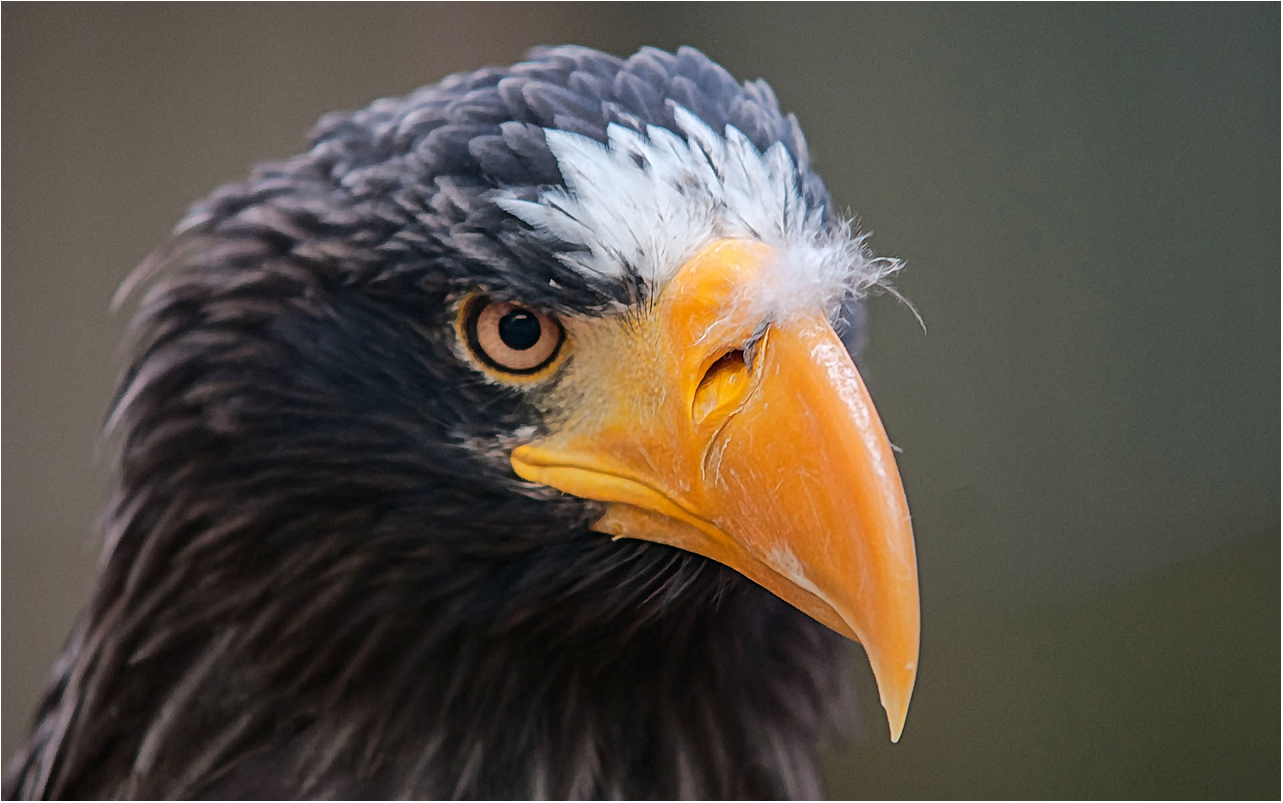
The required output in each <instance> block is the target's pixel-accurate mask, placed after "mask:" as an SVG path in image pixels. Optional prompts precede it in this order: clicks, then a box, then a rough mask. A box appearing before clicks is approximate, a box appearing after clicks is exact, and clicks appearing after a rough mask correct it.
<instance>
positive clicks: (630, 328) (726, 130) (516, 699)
mask: <svg viewBox="0 0 1283 803" xmlns="http://www.w3.org/2000/svg"><path fill="white" fill-rule="evenodd" d="M896 267H897V263H895V262H894V261H892V260H887V259H879V258H875V257H873V256H872V255H871V254H870V253H869V251H868V249H867V247H866V244H865V240H864V238H862V237H860V236H856V235H854V234H853V233H852V230H851V228H850V226H849V225H847V224H846V223H845V222H844V221H843V220H842V219H841V218H840V217H839V216H838V215H836V214H835V213H834V211H833V208H832V203H831V201H830V199H829V196H828V194H827V192H826V190H825V188H824V185H823V183H822V182H821V181H820V179H819V177H818V176H816V174H815V173H813V172H812V170H811V164H810V158H809V156H808V153H807V148H806V144H805V142H804V140H803V137H802V133H801V130H800V129H799V127H798V124H797V121H796V119H795V118H794V117H793V116H792V115H785V114H783V113H781V111H780V109H779V106H778V104H777V102H776V99H775V97H774V95H773V94H772V92H771V90H770V88H769V87H768V86H767V85H766V84H765V83H763V82H761V81H757V82H750V83H745V84H741V83H739V82H737V81H735V80H734V79H733V78H731V76H730V75H729V74H728V73H727V72H726V71H725V70H723V69H722V68H721V67H719V66H717V65H716V64H714V63H712V62H710V61H709V60H708V59H707V58H706V57H705V56H703V55H702V54H701V53H699V52H698V51H695V50H691V49H682V50H679V51H678V52H677V53H676V54H669V53H665V52H662V51H659V50H654V49H645V50H642V51H641V52H639V53H637V54H636V55H634V56H632V57H631V58H629V59H627V60H620V59H617V58H613V57H610V56H607V55H604V54H602V53H598V52H596V51H592V50H588V49H585V48H579V47H561V48H554V49H548V50H540V51H535V52H534V53H532V54H531V56H530V58H529V60H528V61H526V62H524V63H521V64H517V65H515V66H513V67H510V68H505V69H485V70H480V71H478V72H473V73H469V74H462V75H455V76H453V77H450V78H447V79H445V80H444V81H442V82H441V83H439V84H437V85H434V86H430V87H426V88H423V89H420V90H418V91H416V92H414V93H412V94H410V95H408V96H406V97H403V98H395V99H384V100H379V101H377V102H375V103H374V104H373V105H371V106H369V107H368V108H366V109H364V110H361V111H357V112H354V113H342V114H333V115H330V116H327V117H325V118H324V119H323V120H322V121H321V123H320V125H319V127H318V128H317V129H316V131H315V133H314V134H313V137H312V144H311V148H310V150H308V151H307V152H306V153H304V154H302V155H301V156H298V157H296V158H294V159H291V160H288V161H285V162H281V163H276V164H271V165H266V166H263V167H260V168H258V169H257V170H256V171H255V172H254V173H253V175H252V176H251V177H250V178H249V179H248V180H247V181H244V182H242V183H238V184H233V185H230V186H228V187H225V188H223V189H221V190H219V191H218V192H216V193H215V194H214V195H212V196H211V197H210V198H208V199H207V200H205V201H204V202H202V203H200V204H199V205H197V206H196V207H195V208H194V210H193V211H192V212H191V213H190V215H189V216H188V217H187V218H186V219H185V220H184V221H183V223H182V224H181V225H180V227H179V229H178V232H177V233H176V235H175V237H174V238H173V239H172V240H171V241H170V242H169V243H168V244H167V245H165V246H164V247H163V248H162V249H161V250H159V251H158V252H157V253H156V254H155V255H154V256H153V257H152V258H150V259H149V260H148V262H146V263H145V264H144V265H143V266H142V268H141V269H140V270H139V271H138V272H137V274H136V276H135V279H134V280H133V281H132V283H131V284H130V285H128V286H127V287H126V288H125V290H124V292H125V293H126V294H134V295H135V296H141V302H140V313H139V315H138V318H137V320H136V324H135V327H134V330H133V331H134V336H133V346H132V352H131V354H132V357H131V360H130V362H129V366H128V369H127V372H126V375H125V377H124V379H123V381H122V383H121V386H120V390H119V393H118V397H117V399H116V402H115V405H114V407H113V412H112V414H111V418H110V422H109V429H110V431H111V432H112V433H113V436H114V438H115V442H116V443H117V445H118V448H117V454H118V457H117V460H118V465H117V468H118V471H117V481H116V485H115V491H114V495H113V499H112V503H111V506H110V508H109V511H108V515H107V517H106V524H105V531H104V535H105V539H106V556H105V559H104V564H103V569H102V573H101V576H100V579H99V583H98V586H97V589H96V591H95V595H94V598H93V601H92V602H91V604H90V607H89V609H88V611H87V613H86V615H85V617H84V618H83V620H82V622H81V624H80V626H79V627H78V628H77V630H76V632H75V633H74V634H73V637H72V642H71V644H70V646H69V647H68V652H67V656H66V657H65V658H64V660H63V662H62V664H61V665H60V667H59V670H58V675H57V678H56V681H55V684H54V687H53V689H52V690H51V691H50V693H49V696H48V698H47V699H46V702H45V705H44V708H43V709H42V713H41V719H40V724H39V725H38V727H37V732H36V734H35V735H34V736H33V740H32V743H31V744H30V745H29V746H28V748H27V749H26V751H24V753H22V754H20V756H19V759H18V761H17V762H16V763H15V765H14V767H15V769H13V770H11V774H10V778H9V782H8V784H7V789H6V791H7V792H9V793H11V794H12V793H15V792H16V793H19V794H53V795H82V794H88V795H92V796H101V795H108V796H116V795H131V796H136V795H143V796H189V795H206V794H213V795H220V796H226V795H229V794H233V795H234V794H242V793H246V792H249V793H252V794H256V795H258V796H268V797H276V796H280V797H287V796H296V795H306V796H317V795H340V796H351V795H353V794H357V795H361V794H375V795H382V796H387V795H391V796H400V795H403V794H404V795H416V796H421V795H427V796H433V797H436V796H447V795H453V796H493V795H499V796H514V795H515V796H524V795H527V794H530V795H536V796H545V795H552V796H556V797H578V796H586V795H599V794H617V795H629V796H635V795H639V794H641V795H645V794H661V795H662V796H669V797H671V796H674V795H678V796H710V795H713V796H721V795H733V796H738V795H744V794H753V795H767V796H780V795H795V794H796V795H803V794H814V793H815V792H816V791H817V787H816V786H815V769H814V741H815V739H814V731H815V730H816V729H817V728H818V727H819V725H820V724H822V723H823V722H824V721H825V720H826V719H828V718H829V714H830V713H831V711H830V707H831V706H832V705H833V702H834V699H835V696H836V697H840V691H841V687H843V686H844V683H843V681H842V680H841V679H840V677H839V676H840V675H841V673H840V672H838V671H837V670H835V669H834V667H836V666H838V664H837V663H835V656H836V655H837V654H838V644H839V642H840V641H841V639H839V638H838V637H836V636H834V633H836V634H840V635H841V636H845V637H847V638H848V639H853V640H855V641H858V642H859V643H861V644H862V645H863V647H864V650H865V652H866V653H867V655H868V658H869V661H870V663H871V665H872V668H873V673H874V675H875V677H876V681H877V685H878V688H879V692H880V695H881V700H882V704H883V706H884V707H885V709H886V713H887V717H888V719H889V721H890V728H891V737H892V739H893V740H894V739H898V738H899V736H900V732H901V729H902V728H903V726H904V720H905V715H906V711H907V707H908V703H909V696H910V693H911V691H912V688H913V684H914V678H915V673H916V667H917V660H918V632H919V610H918V591H917V578H916V565H915V557H914V548H913V538H912V533H911V529H910V523H909V513H908V508H907V506H906V502H905V496H904V491H903V489H902V487H901V483H900V480H899V475H898V473H897V470H896V465H895V459H894V457H893V455H892V450H891V446H890V444H889V442H888V440H887V437H886V434H885V433H884V431H883V428H882V425H881V423H880V421H879V418H878V415H877V412H876V411H875V409H874V406H873V404H872V402H871V401H870V398H869V394H868V392H867V390H866V388H865V385H864V383H863V381H862V380H861V378H860V374H859V372H858V371H857V369H856V367H855V365H854V363H853V361H852V357H851V355H850V353H849V351H848V349H847V347H846V346H845V345H844V341H843V339H842V337H840V336H839V334H838V330H841V329H843V328H844V326H847V325H850V324H851V322H852V320H853V317H854V316H856V315H858V303H859V301H860V299H861V298H862V297H863V296H864V294H865V293H866V291H867V290H868V289H869V288H871V287H873V286H875V285H878V284H879V283H882V282H883V281H884V280H885V278H886V276H887V275H888V274H889V273H890V272H892V271H893V270H894V269H895V268H896ZM135 291H137V292H135Z"/></svg>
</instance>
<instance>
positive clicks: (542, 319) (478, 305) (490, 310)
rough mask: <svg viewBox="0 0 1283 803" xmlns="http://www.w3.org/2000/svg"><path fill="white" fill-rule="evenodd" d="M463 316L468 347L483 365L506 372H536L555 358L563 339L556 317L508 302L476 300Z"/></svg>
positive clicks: (564, 334)
mask: <svg viewBox="0 0 1283 803" xmlns="http://www.w3.org/2000/svg"><path fill="white" fill-rule="evenodd" d="M464 314H465V317H464V325H463V329H464V334H465V336H466V338H467V343H468V348H469V349H470V350H471V351H472V353H473V354H474V355H475V356H476V357H477V359H478V360H480V361H481V362H482V363H484V364H485V365H487V366H489V367H491V368H494V369H496V370H499V371H503V372H505V373H510V374H523V375H528V374H535V373H538V372H539V371H541V370H542V369H544V368H546V367H547V366H548V365H550V364H551V363H552V362H553V360H555V359H556V358H557V352H558V351H560V349H561V344H562V341H564V340H565V339H566V333H565V330H564V329H562V328H561V324H560V323H558V322H557V319H556V318H554V317H552V316H551V315H547V314H545V313H542V312H539V311H537V310H534V309H531V308H530V307H527V306H524V305H522V304H517V303H513V302H511V301H492V300H490V299H488V298H485V297H478V298H476V299H474V300H473V301H472V302H471V303H469V304H468V305H467V307H466V308H465V313H464Z"/></svg>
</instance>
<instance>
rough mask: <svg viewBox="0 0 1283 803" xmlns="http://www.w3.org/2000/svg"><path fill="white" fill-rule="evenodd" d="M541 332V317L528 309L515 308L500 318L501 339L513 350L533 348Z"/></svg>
mask: <svg viewBox="0 0 1283 803" xmlns="http://www.w3.org/2000/svg"><path fill="white" fill-rule="evenodd" d="M541 334H543V327H542V326H540V325H539V319H538V318H536V317H535V316H534V315H533V314H531V313H530V312H527V311H526V310H523V309H515V310H513V311H512V312H509V313H508V314H507V315H505V316H503V317H502V318H500V319H499V339H500V340H502V341H503V344H504V345H505V346H507V347H508V348H510V349H512V350H513V351H525V350H526V349H528V348H532V347H533V346H534V345H535V344H536V343H538V342H539V336H540V335H541Z"/></svg>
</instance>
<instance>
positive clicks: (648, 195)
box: [496, 108, 900, 315]
mask: <svg viewBox="0 0 1283 803" xmlns="http://www.w3.org/2000/svg"><path fill="white" fill-rule="evenodd" d="M673 118H674V120H675V122H676V125H677V128H678V129H680V131H679V132H674V131H670V130H668V129H666V128H661V127H658V126H648V127H647V129H646V133H645V134H644V135H643V134H641V133H639V132H637V131H633V130H631V129H628V128H625V127H623V126H621V125H618V124H611V125H610V126H609V127H608V128H607V129H606V134H607V143H606V145H602V144H601V143H599V142H597V141H596V140H593V139H591V138H589V137H585V136H583V135H580V134H576V133H572V132H569V131H560V130H555V129H548V130H546V133H545V136H546V138H547V143H548V147H549V149H550V150H551V151H552V154H553V156H554V157H555V158H556V159H557V163H558V166H559V167H560V170H561V174H562V177H563V179H564V180H565V186H564V187H556V188H551V189H549V190H547V191H545V192H544V193H543V194H542V195H540V197H539V198H538V200H535V201H527V200H522V199H520V198H518V197H516V195H515V193H505V194H501V195H500V196H499V198H498V199H497V201H496V202H497V203H498V204H499V206H500V207H501V208H503V209H504V210H505V211H507V212H508V213H510V214H512V215H514V216H516V217H518V218H520V219H521V220H523V221H525V222H526V223H527V224H529V225H530V226H532V227H534V228H535V229H536V230H539V231H542V232H545V233H547V234H550V235H552V236H554V237H556V238H557V239H559V240H562V241H564V242H567V243H572V244H575V245H577V246H580V247H582V248H583V249H584V250H579V251H570V252H566V253H564V254H562V255H560V259H561V260H562V261H563V262H564V263H565V264H566V265H567V266H568V267H570V268H572V269H574V270H576V271H578V272H580V273H582V274H584V275H585V276H589V277H594V278H624V277H626V276H628V275H629V274H630V273H635V274H636V275H638V276H640V277H641V278H642V279H643V280H644V281H645V282H646V284H647V286H648V287H649V288H650V289H651V291H652V292H658V291H659V290H661V289H662V288H663V286H664V284H665V283H666V282H667V281H668V280H669V279H670V278H672V276H673V275H674V274H675V273H676V272H677V270H678V268H680V267H681V266H682V265H683V264H684V263H685V262H686V261H687V260H688V259H690V258H691V257H693V256H694V255H695V254H696V253H697V252H698V251H699V250H700V249H701V248H703V247H704V246H706V245H708V244H709V243H711V242H714V241H716V240H719V239H723V238H731V237H735V238H747V239H752V240H758V241H760V242H763V243H766V244H768V245H771V246H774V247H775V248H776V249H777V254H778V258H777V259H776V260H775V261H774V263H773V264H772V265H771V266H768V269H767V274H766V275H765V276H764V277H763V279H764V281H762V282H759V283H756V284H755V287H754V291H753V292H754V300H755V301H756V302H757V303H759V304H765V305H766V306H767V307H769V308H770V311H771V312H772V313H773V314H777V315H778V314H786V313H787V312H788V311H789V310H792V309H801V308H815V307H816V306H823V307H825V308H828V309H830V310H832V309H834V307H835V306H836V304H838V303H839V302H840V301H841V299H842V298H844V297H845V296H847V295H849V294H855V295H860V294H863V293H864V292H865V291H866V290H867V289H868V288H869V287H871V286H873V285H875V284H880V283H882V282H883V280H884V279H885V278H886V277H887V276H888V275H889V274H891V273H893V272H895V271H896V270H898V269H899V267H900V263H899V262H898V261H897V260H893V259H886V258H875V257H873V256H872V255H871V254H870V253H869V251H868V249H867V248H866V246H865V239H866V238H865V237H863V236H853V235H852V233H851V228H850V226H849V225H848V224H842V225H838V226H826V224H825V223H824V220H823V211H822V210H821V209H818V208H808V207H807V204H806V201H805V199H804V198H803V196H802V193H801V191H800V190H799V187H798V170H797V166H796V165H795V164H794V162H793V160H792V158H791V157H790V156H789V154H788V151H787V150H786V149H785V147H784V145H783V143H779V142H777V143H775V144H774V145H772V146H771V147H769V148H767V150H766V152H765V153H762V152H761V151H758V150H757V148H756V147H755V146H754V145H753V143H752V142H750V141H749V139H748V137H746V136H745V135H744V134H743V132H741V131H740V130H739V129H737V128H735V127H733V126H729V125H728V126H727V127H726V129H725V132H724V134H722V135H719V134H718V133H717V132H715V131H714V130H713V129H712V128H710V127H709V126H708V125H706V124H705V123H704V122H703V121H702V120H700V119H699V118H698V117H696V116H695V115H694V114H692V113H690V112H689V111H687V110H685V109H682V108H678V109H676V110H675V111H674V114H673Z"/></svg>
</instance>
